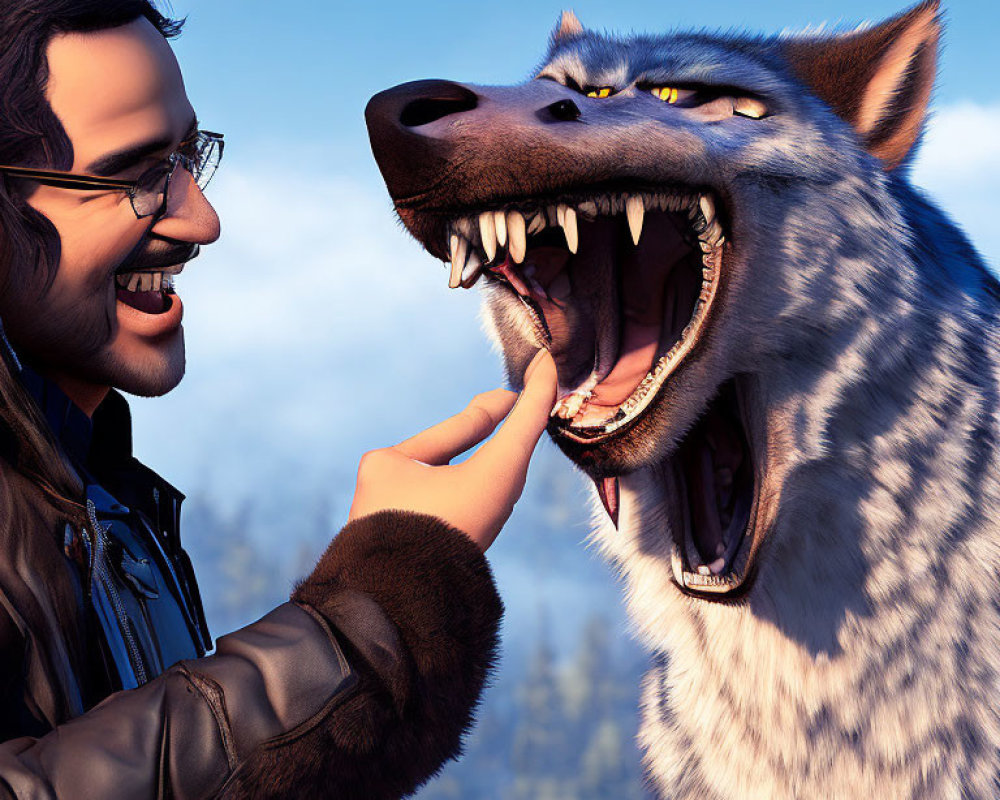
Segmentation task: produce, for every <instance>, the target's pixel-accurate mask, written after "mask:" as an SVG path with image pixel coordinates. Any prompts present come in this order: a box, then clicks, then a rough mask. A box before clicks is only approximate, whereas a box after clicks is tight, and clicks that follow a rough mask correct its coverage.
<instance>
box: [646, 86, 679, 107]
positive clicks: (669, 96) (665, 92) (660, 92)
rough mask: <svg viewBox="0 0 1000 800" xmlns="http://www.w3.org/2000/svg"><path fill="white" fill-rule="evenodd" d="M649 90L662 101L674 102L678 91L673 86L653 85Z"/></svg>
mask: <svg viewBox="0 0 1000 800" xmlns="http://www.w3.org/2000/svg"><path fill="white" fill-rule="evenodd" d="M650 91H651V92H652V93H653V97H657V98H659V99H660V100H662V101H663V102H664V103H676V102H677V97H678V95H679V92H678V90H677V88H676V87H674V86H654V87H653V88H652V89H650Z"/></svg>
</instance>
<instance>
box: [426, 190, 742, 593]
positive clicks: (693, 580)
mask: <svg viewBox="0 0 1000 800" xmlns="http://www.w3.org/2000/svg"><path fill="white" fill-rule="evenodd" d="M443 229H444V234H445V239H446V242H445V245H446V249H445V252H447V253H449V254H450V257H451V277H450V285H451V286H453V287H458V286H463V287H466V288H468V287H471V286H473V285H474V284H476V283H477V282H478V281H479V280H481V279H484V278H485V280H486V281H488V283H489V284H491V286H492V287H493V288H494V289H495V290H499V291H505V292H509V293H511V294H512V295H513V296H515V297H516V298H517V300H518V301H519V302H520V303H521V304H522V306H523V309H524V312H525V314H526V316H527V318H528V320H529V324H530V326H531V329H532V332H533V334H534V337H535V340H536V343H537V344H538V345H539V346H544V347H547V348H548V349H549V350H550V351H551V353H552V355H553V357H554V358H555V361H556V366H557V368H558V373H559V398H560V399H559V401H558V403H557V405H556V407H555V408H554V409H553V412H552V416H553V420H552V424H551V425H550V431H551V432H552V434H553V436H555V437H562V438H564V439H566V440H570V441H574V442H578V443H585V444H586V445H587V447H588V450H590V451H591V452H592V453H593V452H600V451H602V450H605V449H607V448H608V447H610V446H612V445H613V444H614V443H615V442H616V441H617V440H619V439H621V438H622V437H623V436H625V434H626V433H627V432H628V431H629V430H630V429H632V428H634V427H635V426H636V424H637V423H639V422H640V420H642V418H643V415H644V413H645V412H646V411H647V410H648V409H649V407H650V405H651V403H652V401H653V400H654V398H656V397H657V395H658V393H659V390H660V389H661V388H662V387H663V386H664V385H665V383H666V382H667V381H668V379H669V378H670V376H671V375H672V374H673V373H674V372H675V371H676V370H677V368H678V367H679V366H680V365H681V364H682V363H683V362H684V361H685V359H686V358H687V357H688V356H689V355H690V354H691V353H692V352H693V351H695V350H696V348H697V347H698V345H699V343H700V341H701V336H702V333H703V331H704V330H705V328H706V325H707V323H708V320H709V318H710V316H711V313H712V310H713V307H714V302H715V299H716V297H717V294H718V289H719V286H720V282H721V280H722V276H723V270H724V255H725V253H726V233H725V228H724V213H723V210H722V208H721V205H720V203H718V202H717V201H716V199H715V197H714V195H713V194H712V193H709V192H692V191H689V190H684V189H677V190H667V189H662V190H656V191H646V192H636V191H634V190H633V191H631V192H614V191H612V192H602V193H596V194H590V193H587V194H579V195H575V196H561V197H560V198H559V199H558V201H553V202H548V201H539V200H525V201H523V202H517V203H513V204H509V205H508V206H507V207H505V208H499V209H482V210H475V211H470V212H469V213H463V214H460V215H456V216H454V217H451V218H449V220H448V221H447V222H446V223H445V225H444V226H443ZM435 249H436V248H435ZM597 460H599V459H597ZM597 460H594V459H591V461H592V463H591V464H590V465H584V466H585V469H587V471H588V473H589V474H591V477H592V478H593V479H594V482H595V484H596V486H597V489H598V493H599V494H600V497H601V500H602V501H603V503H604V506H605V508H606V509H607V511H608V513H609V515H610V516H611V518H612V520H613V521H614V522H615V524H617V521H618V504H619V497H618V494H619V490H618V477H617V476H615V475H605V474H602V471H601V470H600V469H594V468H593V464H594V463H596V461H597ZM588 466H590V468H589V469H588V468H587V467H588ZM660 468H661V469H662V478H663V481H664V484H665V488H666V492H667V495H668V502H669V503H670V504H671V506H672V507H673V510H674V512H675V513H673V514H672V515H671V516H672V519H673V520H674V531H675V534H674V545H675V547H674V558H673V569H674V577H675V580H676V581H677V583H678V585H679V586H681V587H683V588H685V589H687V590H690V591H692V592H705V593H709V594H718V593H726V594H729V593H732V592H734V591H735V590H737V589H739V588H741V587H742V586H743V585H744V583H745V579H746V578H747V575H748V568H749V566H750V561H751V559H750V556H751V551H752V549H753V548H752V541H751V539H752V537H751V536H750V535H749V533H748V532H749V531H750V530H751V527H752V526H751V525H750V522H751V518H752V512H753V507H754V504H755V479H754V469H753V460H752V458H751V452H750V445H749V437H748V436H747V433H746V423H745V419H744V414H743V413H742V411H741V400H740V390H739V388H738V386H737V382H736V380H735V379H734V380H730V381H728V382H726V383H724V384H723V385H722V386H721V387H720V390H719V392H718V394H717V396H716V397H715V399H714V400H713V401H712V402H711V403H710V404H709V406H708V408H707V410H706V411H705V413H704V414H703V415H702V417H701V418H700V419H699V421H698V422H697V424H696V425H695V426H694V427H693V428H692V429H691V430H690V431H688V433H687V434H686V435H685V436H684V438H683V439H682V440H681V442H680V444H679V446H678V447H677V449H676V451H675V453H674V454H673V456H672V457H670V458H668V459H667V461H665V462H663V463H662V464H661V465H660Z"/></svg>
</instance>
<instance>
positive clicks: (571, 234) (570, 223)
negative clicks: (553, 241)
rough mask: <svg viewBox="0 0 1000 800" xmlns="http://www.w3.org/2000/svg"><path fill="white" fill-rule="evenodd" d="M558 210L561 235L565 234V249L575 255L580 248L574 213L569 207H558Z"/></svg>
mask: <svg viewBox="0 0 1000 800" xmlns="http://www.w3.org/2000/svg"><path fill="white" fill-rule="evenodd" d="M559 208H560V210H561V211H562V222H561V224H562V227H563V233H565V234H566V247H568V248H569V251H570V252H571V253H573V254H574V255H575V254H576V251H577V250H578V249H579V247H580V233H579V230H578V229H577V227H576V211H574V210H573V209H572V208H570V207H569V206H560V207H559Z"/></svg>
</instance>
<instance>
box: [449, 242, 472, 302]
mask: <svg viewBox="0 0 1000 800" xmlns="http://www.w3.org/2000/svg"><path fill="white" fill-rule="evenodd" d="M450 244H451V276H450V278H449V279H448V288H450V289H457V288H458V287H459V286H461V285H462V270H463V269H465V261H466V258H467V257H468V255H469V241H468V239H466V238H465V237H464V236H460V235H459V234H457V233H453V234H452V235H451V242H450Z"/></svg>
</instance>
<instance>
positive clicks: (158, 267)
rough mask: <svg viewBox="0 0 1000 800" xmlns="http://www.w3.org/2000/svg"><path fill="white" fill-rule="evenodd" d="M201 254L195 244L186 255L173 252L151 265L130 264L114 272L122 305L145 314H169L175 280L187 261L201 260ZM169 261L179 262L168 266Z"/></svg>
mask: <svg viewBox="0 0 1000 800" xmlns="http://www.w3.org/2000/svg"><path fill="white" fill-rule="evenodd" d="M198 252H199V247H198V245H194V246H193V247H186V248H184V253H183V254H178V253H177V252H176V251H175V250H172V251H171V252H170V253H169V254H166V255H163V256H159V257H157V258H155V259H153V258H150V259H148V261H149V262H150V263H140V264H135V263H127V264H126V265H125V266H124V267H123V268H121V269H119V270H118V272H116V273H115V289H116V296H117V298H118V300H119V302H121V303H124V304H125V305H127V306H129V307H130V308H134V309H136V310H138V311H141V312H143V313H144V314H164V313H166V312H167V311H169V310H170V308H171V307H172V305H173V299H174V278H175V277H176V276H177V275H180V273H181V272H182V271H183V270H184V267H185V266H186V264H187V262H188V261H190V260H191V259H193V258H197V257H198ZM168 259H173V260H174V261H175V262H176V263H167V260H168ZM144 260H146V259H144ZM154 262H155V263H154Z"/></svg>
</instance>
